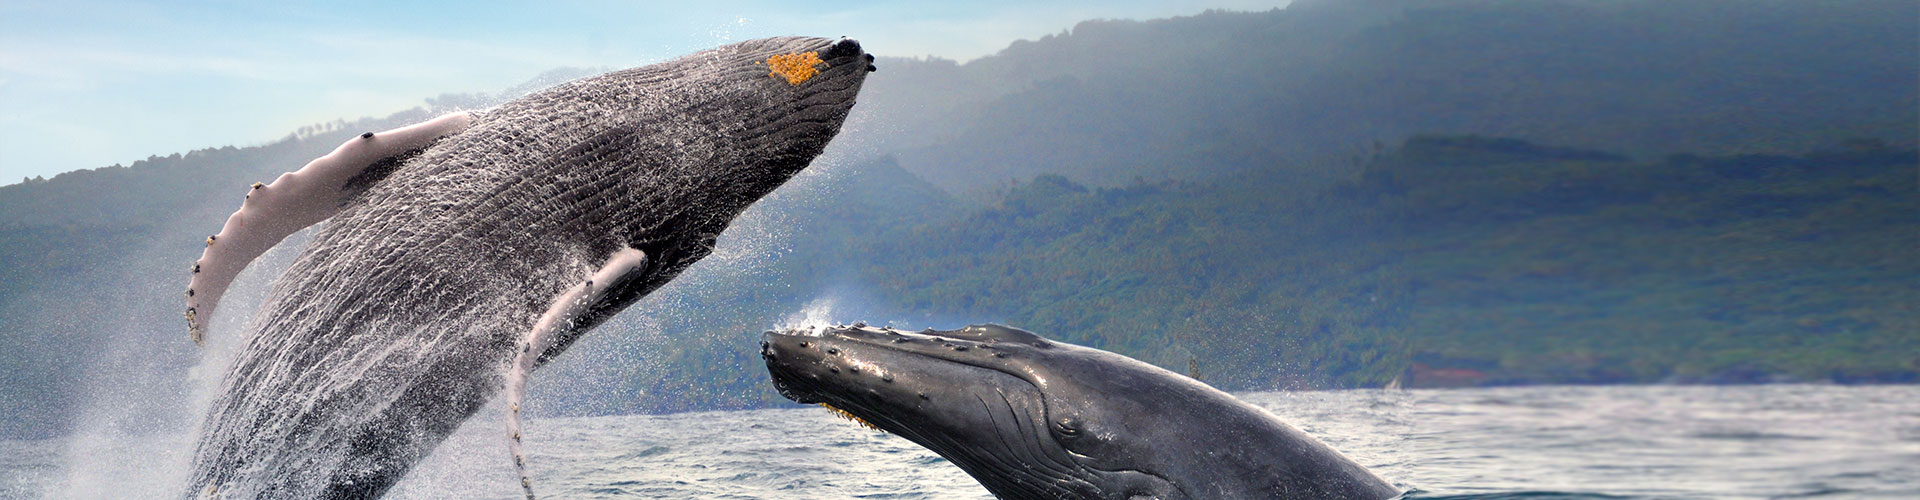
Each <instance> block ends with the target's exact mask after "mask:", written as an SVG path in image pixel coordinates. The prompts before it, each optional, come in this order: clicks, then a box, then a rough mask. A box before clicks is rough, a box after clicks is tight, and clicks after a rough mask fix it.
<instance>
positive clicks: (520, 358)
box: [506, 248, 647, 500]
mask: <svg viewBox="0 0 1920 500" xmlns="http://www.w3.org/2000/svg"><path fill="white" fill-rule="evenodd" d="M646 259H647V255H646V253H644V252H641V251H639V250H635V249H632V248H623V249H620V251H618V252H614V254H613V257H611V258H608V259H607V263H606V265H603V266H601V267H600V270H599V271H598V272H595V273H593V278H591V279H589V280H588V281H586V282H584V283H580V284H578V285H574V286H573V287H572V288H568V289H567V291H565V292H562V293H561V294H560V296H559V297H555V298H554V300H553V305H551V306H548V307H547V312H546V313H545V314H542V315H540V320H539V321H537V322H535V323H534V325H533V330H532V331H530V332H527V336H526V338H525V340H524V341H522V342H521V343H520V349H519V351H518V352H516V353H514V358H513V367H512V369H510V370H507V387H506V390H507V432H508V437H509V438H510V439H509V441H508V445H507V446H508V449H509V450H511V451H512V452H513V469H514V472H516V473H518V474H519V475H520V488H521V489H522V490H525V491H526V493H527V499H528V500H533V481H532V480H531V479H530V478H529V477H528V476H527V453H526V450H525V449H524V448H523V447H522V446H521V444H520V430H521V426H520V412H521V410H522V409H523V406H522V405H524V404H525V403H526V395H527V376H528V375H530V374H532V373H533V366H534V364H536V363H537V362H538V361H539V360H540V355H541V354H543V353H545V352H547V350H548V349H551V348H553V346H554V344H555V343H557V342H559V341H560V335H559V334H560V332H561V331H563V330H566V329H570V328H572V323H573V320H574V318H577V317H579V315H580V313H581V312H584V311H585V309H586V307H587V306H589V305H591V304H593V303H595V302H597V301H599V300H600V299H601V298H602V297H603V296H604V295H605V294H606V291H607V290H608V289H610V288H612V286H611V285H612V284H613V283H614V282H615V281H617V280H620V279H623V278H630V277H632V276H634V275H635V274H638V272H639V270H640V266H641V264H644V263H646Z"/></svg>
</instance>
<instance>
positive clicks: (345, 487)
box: [185, 37, 872, 498]
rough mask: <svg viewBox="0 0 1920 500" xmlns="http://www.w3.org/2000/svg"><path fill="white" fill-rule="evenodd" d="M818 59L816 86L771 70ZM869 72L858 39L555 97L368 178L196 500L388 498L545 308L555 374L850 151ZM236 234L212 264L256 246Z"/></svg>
mask: <svg viewBox="0 0 1920 500" xmlns="http://www.w3.org/2000/svg"><path fill="white" fill-rule="evenodd" d="M806 53H813V54H815V55H817V57H819V58H820V59H821V62H820V63H818V64H813V65H810V66H809V67H812V68H814V69H817V70H818V74H816V75H812V76H811V77H810V78H806V79H804V81H790V80H789V79H787V78H780V77H778V75H773V74H771V73H770V70H769V65H768V62H769V60H770V58H772V57H773V56H776V55H788V54H806ZM871 60H872V58H871V56H869V55H867V54H866V53H865V52H864V51H862V50H861V48H860V46H859V44H858V43H855V42H854V41H852V40H839V41H835V40H832V39H823V38H797V37H795V38H773V39H762V40H753V41H747V42H742V43H737V44H733V45H728V46H724V47H720V48H717V49H713V50H709V51H705V52H700V53H696V54H693V55H689V56H686V57H683V58H680V59H677V60H674V61H669V62H665V63H661V64H656V65H651V66H644V67H639V68H633V69H628V70H622V71H617V72H613V73H608V74H605V75H601V76H597V77H592V78H587V79H582V80H578V81H574V82H570V83H567V84H563V85H560V86H557V87H555V88H551V89H548V90H545V91H541V92H539V93H535V94H532V95H529V96H526V97H523V98H521V99H518V100H515V101H512V102H508V103H506V104H503V105H501V106H499V107H497V108H494V109H491V110H486V111H482V112H478V113H475V114H474V116H473V117H472V123H471V125H470V126H467V127H465V128H464V129H462V130H461V131H459V132H457V133H454V134H452V135H448V136H445V137H443V138H439V139H437V140H436V141H433V142H431V143H430V144H428V145H426V146H424V147H421V148H419V149H415V150H412V151H407V152H404V153H401V154H397V155H394V156H392V157H388V158H383V159H380V160H378V161H375V162H373V163H371V164H369V165H366V166H365V170H364V172H362V173H360V174H358V175H355V176H353V178H352V179H350V180H349V181H348V182H347V183H346V184H345V185H341V186H338V187H337V189H338V192H339V195H340V196H341V201H340V204H341V205H339V212H338V213H337V214H336V215H333V217H332V218H331V220H330V222H328V223H327V224H326V225H325V226H324V227H323V228H322V229H320V230H319V231H318V232H317V233H316V234H315V235H314V236H313V237H312V240H311V242H310V243H309V244H308V246H307V247H306V248H305V250H304V251H303V252H302V253H301V254H300V256H299V257H298V258H297V259H296V261H295V262H294V263H293V264H292V265H291V266H290V268H289V269H287V270H286V271H285V274H283V275H282V276H281V277H280V278H279V280H278V281H277V282H276V283H275V285H274V286H273V289H272V291H271V294H270V295H269V297H268V298H267V299H266V301H265V303H264V305H262V306H261V309H260V310H259V312H258V313H257V314H256V315H255V316H254V319H253V321H252V323H251V324H250V326H249V330H250V332H249V337H248V338H247V339H246V341H245V344H244V346H243V347H242V348H241V350H240V351H239V353H238V357H237V360H236V361H235V362H234V364H233V366H232V368H231V370H230V371H229V372H228V373H227V374H226V376H225V379H224V381H223V382H222V387H221V389H220V394H219V395H218V396H217V399H216V400H215V401H214V402H213V404H212V408H211V409H210V411H209V413H208V415H207V417H206V420H205V423H204V424H203V427H202V431H201V436H200V438H199V445H198V450H197V452H196V454H195V456H194V460H193V466H192V470H191V472H190V477H189V479H188V481H189V482H188V484H187V491H186V492H185V496H188V497H201V496H215V497H221V498H372V497H378V496H380V495H382V494H383V493H384V492H386V491H387V490H388V489H389V488H390V487H391V486H392V485H393V484H394V483H395V482H396V481H398V480H399V479H400V478H401V477H402V476H403V475H404V474H405V473H406V472H407V470H408V469H409V468H410V467H412V466H413V464H414V463H416V462H417V461H418V460H420V459H421V458H423V457H424V456H425V455H426V454H427V453H429V452H431V451H432V450H433V449H434V447H436V446H437V445H438V444H439V443H440V442H441V441H442V440H444V439H445V438H446V437H447V435H449V434H450V433H452V432H453V431H454V430H455V429H456V428H458V427H459V425H460V423H461V422H462V421H463V420H465V419H466V418H467V417H469V416H471V415H473V414H474V413H475V412H476V411H477V410H479V409H480V408H481V407H482V406H483V405H484V404H485V403H486V401H487V400H488V398H489V397H491V396H493V395H494V394H495V392H496V391H498V390H499V389H500V387H501V386H502V379H503V373H504V372H505V371H506V370H507V369H508V365H509V364H510V361H511V360H512V359H513V358H514V355H515V351H517V350H518V349H516V346H520V345H526V342H525V339H524V337H525V336H527V335H528V332H529V331H530V330H532V329H533V328H534V327H535V325H536V324H554V323H555V322H553V321H549V322H546V323H541V322H540V320H541V319H542V315H543V312H547V311H550V310H560V309H565V310H566V311H567V312H566V314H565V316H564V318H563V320H562V321H559V322H558V324H560V325H561V327H562V328H561V330H560V331H558V332H554V335H555V337H556V338H557V339H558V340H557V341H552V342H547V343H546V345H550V346H551V347H547V348H545V349H544V350H543V352H541V353H538V354H539V355H540V359H546V358H550V357H552V356H554V355H557V354H559V353H560V352H561V351H563V350H565V349H566V347H567V346H568V345H569V344H570V343H571V342H572V340H574V339H576V338H578V336H579V335H580V334H582V333H583V332H585V331H587V330H588V329H591V328H592V327H594V326H596V325H598V324H599V323H601V322H602V321H604V320H605V319H606V318H607V317H609V316H610V315H613V314H615V313H617V312H619V311H620V310H622V309H623V308H625V307H627V306H628V305H630V304H632V303H634V301H636V300H637V299H639V298H640V297H641V296H643V295H646V294H647V293H649V292H651V291H653V290H654V289H656V288H659V287H660V286H661V285H662V284H665V283H666V282H667V281H668V280H669V279H672V278H673V277H674V276H675V275H677V274H678V273H680V272H681V271H682V270H683V269H686V268H687V266H689V265H691V264H693V263H694V261H696V260H699V259H700V258H702V257H704V256H706V255H707V254H708V253H709V252H711V251H712V249H713V245H714V240H715V237H716V236H717V235H718V234H719V233H720V232H721V231H722V230H723V229H725V228H726V226H727V224H728V223H729V222H730V221H731V220H732V219H733V218H734V217H735V216H736V215H738V214H739V213H740V212H741V211H743V210H744V209H745V208H746V207H747V206H748V205H750V204H752V203H753V202H754V201H755V200H758V199H759V198H761V197H762V196H763V195H766V194H767V193H768V192H770V191H771V190H773V189H774V188H776V187H778V186H780V185H781V184H782V183H784V182H785V181H786V180H787V179H788V178H789V177H791V176H792V175H794V174H795V173H797V172H798V171H799V170H801V169H802V168H804V167H806V166H807V165H808V164H809V163H810V162H812V161H813V159H814V158H815V157H816V156H817V155H819V154H820V153H821V151H822V150H823V148H825V147H826V145H827V143H828V141H829V140H830V139H831V138H833V136H834V135H835V134H837V133H838V131H839V128H840V126H841V124H842V123H843V121H844V119H845V117H846V116H847V113H848V112H849V110H850V109H851V107H852V106H853V103H854V97H855V95H856V94H857V93H858V91H859V89H860V87H861V84H862V82H863V81H864V79H865V76H866V74H867V72H868V71H870V70H872V67H871V66H870V61H871ZM382 134H386V133H382ZM383 137H384V136H379V135H375V134H368V135H366V136H363V138H357V139H355V140H367V141H376V142H377V141H379V140H381V139H382V138H383ZM351 144H352V143H350V144H349V146H342V151H345V150H349V149H351V148H350V146H351ZM278 184H279V181H276V185H278ZM275 189H278V188H276V187H275V186H264V187H263V186H261V185H256V186H255V190H254V193H256V194H255V195H254V197H252V198H249V199H250V200H251V199H256V198H258V197H259V196H260V195H259V193H271V192H273V191H274V190H275ZM244 212H245V210H243V215H244ZM240 218H243V217H241V216H238V215H237V216H236V220H237V219H240ZM235 224H236V223H232V222H230V224H229V227H230V228H232V227H250V226H247V225H245V224H240V225H238V226H236V225H235ZM219 236H220V238H219V241H215V240H214V239H213V238H209V240H208V245H209V248H216V247H217V245H222V244H228V243H229V241H237V240H239V239H241V238H240V237H238V236H229V235H226V234H224V232H223V234H222V235H219ZM640 254H643V255H644V259H636V258H633V257H632V256H634V255H640ZM209 255H213V254H212V252H210V253H209ZM622 256H624V257H622ZM615 257H620V258H619V259H615ZM209 258H210V257H209ZM610 260H618V261H619V262H622V263H625V264H622V265H621V268H618V269H614V268H612V267H614V266H611V265H609V264H608V262H609V261H610ZM636 262H637V263H638V264H635V263H636ZM603 267H606V268H608V269H602V268H603ZM201 268H202V266H201V265H198V264H196V265H195V266H194V271H195V272H196V273H199V272H201ZM608 275H611V276H615V277H616V278H614V279H608V280H605V282H601V283H587V281H588V280H589V279H590V278H592V277H596V276H608ZM582 287H586V288H590V289H592V290H594V292H593V293H584V294H583V293H571V294H569V293H570V292H569V290H576V291H577V290H578V289H580V288H582ZM201 295H202V296H204V295H206V294H201ZM189 296H190V297H192V296H193V294H192V293H191V292H190V293H189ZM562 296H568V297H587V298H590V299H592V300H589V301H584V302H582V303H579V304H566V305H563V306H564V307H562V306H554V304H553V303H554V302H555V301H556V297H562ZM202 312H203V313H204V312H206V311H202ZM549 315H551V314H549ZM189 320H190V322H191V321H194V316H193V314H192V311H189ZM200 320H205V317H202V318H200ZM197 326H198V323H196V328H197ZM501 435H502V436H501V437H502V442H503V443H504V442H505V438H506V432H504V431H502V432H501ZM501 456H502V457H503V459H502V462H501V463H502V464H503V466H504V465H505V464H506V463H507V462H506V461H505V457H506V453H505V447H504V446H503V447H502V454H501Z"/></svg>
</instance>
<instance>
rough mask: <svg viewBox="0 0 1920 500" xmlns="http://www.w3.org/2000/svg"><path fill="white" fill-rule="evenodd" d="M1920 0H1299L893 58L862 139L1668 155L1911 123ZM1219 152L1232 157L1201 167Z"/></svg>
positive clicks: (1887, 134) (991, 153) (1059, 147)
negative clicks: (988, 51)
mask: <svg viewBox="0 0 1920 500" xmlns="http://www.w3.org/2000/svg"><path fill="white" fill-rule="evenodd" d="M1916 18H1920V4H1915V3H1913V2H1901V1H1847V2H1805V1H1794V0H1761V1H1752V2H1737V3H1730V2H1709V1H1679V2H1674V1H1661V0H1625V1H1616V0H1544V1H1525V2H1521V1H1504V0H1492V1H1489V0H1469V1H1379V0H1300V1H1296V2H1294V4H1293V5H1292V6H1289V7H1288V8H1286V9H1284V10H1275V11H1269V12H1261V13H1226V12H1213V13H1208V14H1203V15H1198V16H1193V17H1182V18H1174V19H1162V20H1154V21H1146V22H1135V21H1088V22H1084V23H1081V24H1079V25H1077V26H1075V27H1074V28H1073V29H1072V30H1070V31H1067V32H1063V33H1062V34H1060V35H1057V36H1050V37H1045V38H1042V39H1040V40H1035V41H1022V42H1016V43H1014V44H1013V45H1012V46H1010V47H1008V48H1007V49H1005V50H1003V51H1001V52H1000V53H999V54H996V55H995V56H992V57H986V58H982V59H979V60H976V61H970V62H967V63H965V64H956V63H954V62H952V61H944V60H938V59H934V60H900V59H894V60H883V61H881V63H880V67H881V68H882V72H883V73H880V74H884V75H886V77H884V78H876V79H874V80H872V82H871V84H870V85H869V88H868V89H867V90H865V91H864V93H863V95H862V102H863V105H871V106H869V107H867V108H866V109H864V110H862V111H863V112H868V113H871V114H872V115H873V118H872V120H873V121H874V122H877V123H885V124H887V125H888V127H887V128H886V129H885V130H876V131H875V133H873V134H868V135H867V136H866V137H864V139H866V140H870V141H874V142H876V143H878V144H879V146H878V149H881V150H885V151H894V152H895V154H896V156H897V157H898V159H899V162H900V164H901V165H902V166H904V167H906V168H907V169H908V170H910V171H912V172H914V173H917V174H920V175H922V176H924V177H926V178H928V179H930V180H932V181H933V182H934V183H935V184H938V185H941V186H942V187H946V188H952V189H961V190H965V189H970V188H975V187H979V186H983V185H985V186H993V185H999V184H1004V183H1005V182H1007V181H1009V180H1012V179H1026V178H1030V177H1032V176H1034V175H1036V174H1041V173H1057V174H1062V175H1065V176H1067V177H1068V178H1069V179H1072V180H1074V181H1075V182H1081V183H1087V184H1090V185H1096V186H1107V187H1111V186H1117V185H1122V184H1126V183H1128V182H1131V181H1132V179H1133V178H1134V177H1136V176H1139V177H1144V178H1146V179H1149V180H1152V179H1160V178H1165V177H1170V176H1171V177H1180V178H1192V177H1194V176H1205V175H1210V174H1212V173H1215V172H1218V171H1219V170H1220V169H1219V168H1217V167H1220V166H1225V165H1238V166H1245V165H1266V164H1272V163H1286V164H1291V165H1296V166H1299V167H1301V169H1300V170H1298V171H1296V172H1294V175H1295V176H1303V175H1309V174H1311V175H1313V177H1312V178H1311V180H1316V181H1324V180H1329V179H1331V178H1336V177H1338V175H1337V174H1336V173H1334V172H1329V171H1328V169H1337V168H1339V167H1341V166H1342V165H1345V164H1347V162H1346V161H1345V160H1347V159H1349V158H1351V157H1352V156H1353V155H1354V154H1357V153H1363V152H1365V151H1366V150H1367V147H1368V146H1369V145H1371V144H1373V143H1375V142H1376V141H1379V142H1385V143H1395V142H1398V141H1400V140H1402V139H1404V138H1406V137H1408V136H1410V135H1412V134H1421V133H1441V134H1485V135H1494V136H1501V137H1513V138H1519V139H1524V140H1530V141H1535V142H1539V143H1542V144H1556V145H1561V146H1569V147H1589V148H1601V149H1609V150H1615V151H1621V152H1624V153H1627V154H1632V155H1637V156H1649V157H1658V156H1661V155H1665V154H1669V153H1697V154H1728V153H1746V152H1758V153H1765V152H1777V151H1798V150H1806V149H1812V148H1817V147H1824V146H1827V145H1831V144H1835V143H1838V142H1840V141H1843V140H1847V139H1853V138H1878V139H1882V140H1886V141H1891V142H1893V143H1895V144H1898V145H1912V144H1913V142H1914V140H1915V137H1916V136H1917V135H1920V129H1916V128H1915V125H1914V123H1915V120H1914V116H1913V115H1914V110H1915V109H1916V107H1920V80H1916V76H1915V73H1916V72H1915V63H1914V61H1916V60H1920V33H1916V31H1917V30H1916V29H1915V23H1914V21H1913V20H1914V19H1916ZM1195 166H1209V167H1216V168H1193V167H1195Z"/></svg>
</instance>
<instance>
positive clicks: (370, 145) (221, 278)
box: [187, 112, 473, 344]
mask: <svg viewBox="0 0 1920 500" xmlns="http://www.w3.org/2000/svg"><path fill="white" fill-rule="evenodd" d="M472 123H473V115H472V114H470V113H466V112H460V113H452V114H447V115H443V116H440V117H438V118H434V119H432V120H428V121H425V122H421V123H417V124H413V125H408V126H405V127H401V128H397V129H393V130H388V131H385V132H380V133H372V132H369V133H366V134H361V135H359V136H356V137H354V138H352V139H348V140H347V142H346V144H341V145H340V147H338V148H334V150H333V152H332V153H328V154H327V155H326V156H322V157H319V158H316V159H314V160H313V161H311V162H308V163H307V164H306V166H304V167H300V170H296V171H293V172H288V173H284V174H280V178H278V179H275V180H274V181H273V183H271V184H262V183H257V182H256V183H254V184H253V186H252V187H250V188H248V191H247V197H246V201H244V202H242V203H241V204H240V210H239V211H237V212H234V213H233V215H231V216H228V217H227V223H226V225H224V226H221V227H220V233H219V234H216V235H213V236H208V237H207V249H206V250H205V251H203V252H202V253H201V254H200V259H199V260H196V261H194V262H193V279H192V280H191V281H190V282H189V283H188V284H187V331H188V333H189V335H191V336H192V338H193V341H194V343H196V344H198V343H201V342H202V341H203V340H204V336H205V334H206V328H207V324H208V321H209V320H211V319H212V317H213V309H214V306H216V305H218V304H219V302H220V296H221V295H222V294H224V293H226V291H227V286H228V285H231V284H233V280H234V278H236V277H238V276H239V275H240V271H242V270H244V269H246V267H247V264H248V263H251V262H253V259H254V258H257V257H259V256H260V254H263V253H266V252H267V250H268V249H271V248H273V246H274V245H277V244H279V243H280V240H283V239H286V237H287V236H288V235H291V234H293V233H295V232H298V231H300V230H301V229H305V228H306V227H307V226H311V225H314V224H316V223H319V222H320V221H323V220H326V219H327V218H328V217H333V215H334V214H336V213H339V212H340V209H341V208H342V207H343V206H344V205H345V202H346V201H347V200H349V199H351V198H353V197H355V196H358V195H360V194H361V193H363V192H365V191H366V188H367V187H368V186H370V185H371V184H372V183H374V182H378V180H379V179H381V178H384V177H385V176H386V175H387V174H390V173H392V171H393V169H394V168H396V167H398V166H399V164H400V163H403V162H405V161H406V160H407V159H408V158H411V157H412V156H413V155H416V154H418V153H419V152H420V151H421V150H424V149H426V148H427V147H428V146H431V145H433V143H435V142H437V141H439V140H440V139H442V138H445V137H447V136H450V135H453V134H457V133H460V132H461V131H464V130H466V129H467V127H468V126H469V125H471V124H472Z"/></svg>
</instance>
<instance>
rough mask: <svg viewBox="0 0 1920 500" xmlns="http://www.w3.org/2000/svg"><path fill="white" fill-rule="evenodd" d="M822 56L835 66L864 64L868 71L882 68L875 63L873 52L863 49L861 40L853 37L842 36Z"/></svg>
mask: <svg viewBox="0 0 1920 500" xmlns="http://www.w3.org/2000/svg"><path fill="white" fill-rule="evenodd" d="M821 58H822V59H825V60H826V61H827V63H828V64H831V65H833V66H840V65H843V64H856V65H860V64H864V65H866V70H867V71H868V72H873V71H878V70H879V69H880V68H878V67H875V66H874V65H873V54H868V53H866V51H864V50H861V49H860V42H858V41H855V40H854V39H852V38H842V39H840V41H838V42H834V43H833V45H832V46H829V47H827V50H826V52H825V53H824V54H821Z"/></svg>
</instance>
